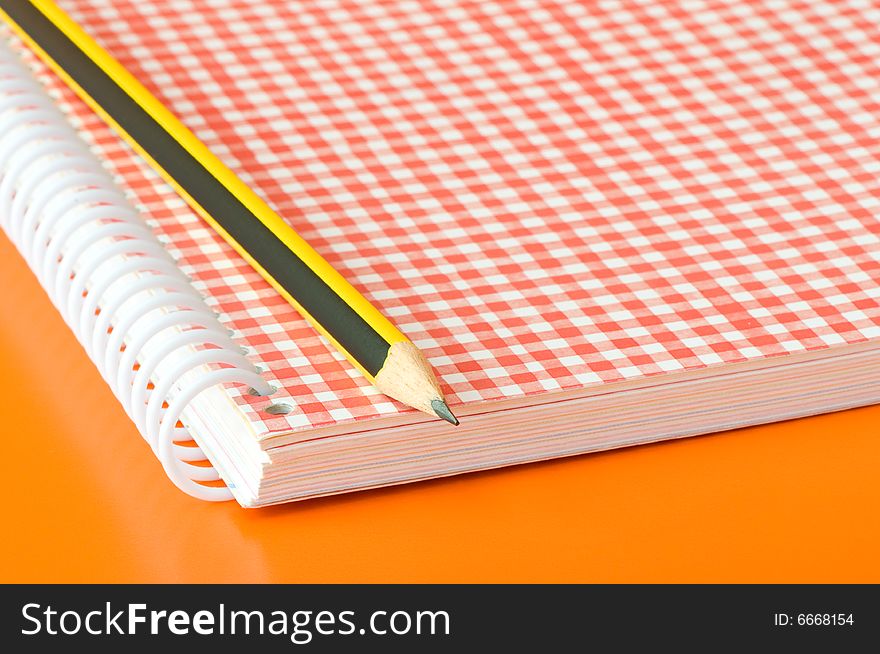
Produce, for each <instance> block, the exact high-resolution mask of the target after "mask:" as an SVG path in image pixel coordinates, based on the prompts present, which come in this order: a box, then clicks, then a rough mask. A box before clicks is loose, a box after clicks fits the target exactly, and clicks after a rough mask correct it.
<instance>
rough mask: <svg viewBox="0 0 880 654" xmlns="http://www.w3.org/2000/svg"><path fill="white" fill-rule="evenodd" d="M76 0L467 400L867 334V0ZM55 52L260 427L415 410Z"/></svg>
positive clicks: (879, 235)
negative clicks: (244, 251)
mask: <svg viewBox="0 0 880 654" xmlns="http://www.w3.org/2000/svg"><path fill="white" fill-rule="evenodd" d="M59 4H60V5H61V6H62V8H63V9H65V10H66V11H68V12H69V13H70V14H71V15H72V17H73V18H74V19H75V20H77V21H78V22H80V24H81V25H83V27H84V28H85V29H86V30H87V31H88V32H90V33H91V34H92V35H93V36H94V37H95V38H96V39H97V40H98V41H99V42H100V43H101V44H102V45H103V46H105V47H106V48H107V49H108V50H109V51H110V53H111V54H112V55H114V56H115V57H116V58H118V59H119V60H120V61H121V62H122V63H123V65H125V66H126V67H127V68H128V69H129V70H131V71H132V72H133V73H134V74H135V75H136V76H137V77H138V78H140V79H141V80H142V81H143V82H144V84H145V85H146V86H147V87H148V88H149V89H150V90H151V91H152V92H153V93H155V95H156V96H158V97H159V98H160V99H161V100H162V101H163V102H164V103H166V104H167V105H168V107H169V108H170V109H171V110H172V111H174V112H175V113H176V114H177V115H178V116H179V117H180V118H181V119H182V120H183V122H184V123H185V124H186V125H187V126H188V127H190V128H191V129H192V130H193V131H194V132H195V133H196V135H197V136H198V137H199V138H201V139H202V140H203V141H204V142H205V143H206V144H207V145H208V147H209V148H210V149H211V150H213V151H214V152H215V153H216V154H217V155H218V156H219V157H220V158H222V159H223V160H224V161H225V162H226V163H227V164H228V165H229V166H230V167H231V168H232V169H233V170H235V171H236V172H237V173H238V174H239V175H240V176H241V177H242V179H243V180H244V181H245V182H246V183H248V184H250V185H251V186H252V187H253V188H254V189H255V190H256V191H257V192H258V193H259V194H261V195H262V196H263V197H264V198H265V199H266V200H267V201H268V202H269V203H270V204H271V205H272V206H273V207H274V208H275V209H276V210H277V211H278V213H279V214H280V215H281V216H283V217H284V218H285V219H286V220H288V221H289V222H290V224H291V225H293V226H294V227H295V228H296V229H297V230H298V231H299V233H300V234H301V235H302V236H303V237H305V238H306V239H307V240H308V241H309V242H310V243H311V244H312V245H314V246H315V248H316V249H317V250H319V251H320V252H321V253H322V254H323V255H324V256H325V257H326V258H327V259H328V260H329V261H330V263H331V264H333V265H334V266H335V267H336V268H338V269H339V270H340V271H341V272H342V273H343V274H344V275H345V276H346V277H347V278H348V279H349V280H350V281H351V282H352V283H353V284H355V285H356V286H357V287H358V288H359V289H360V290H362V291H363V292H364V294H365V295H366V296H367V297H368V298H369V299H370V300H371V301H372V302H374V303H375V304H376V305H377V306H378V307H379V308H380V309H381V310H382V311H383V312H384V313H385V314H386V315H388V316H389V317H390V318H391V319H392V320H393V321H395V322H396V323H397V325H398V326H399V327H400V328H401V329H402V331H404V332H405V333H406V334H407V335H408V336H409V337H410V338H411V339H412V340H413V341H414V342H415V344H416V345H417V346H418V347H420V348H421V349H422V350H423V351H424V352H425V353H426V355H427V356H428V357H429V359H430V360H431V362H432V364H433V365H434V366H435V368H436V370H437V372H438V374H439V375H440V377H441V378H442V380H443V382H444V384H445V388H446V391H447V397H448V398H449V400H450V404H451V405H452V406H453V407H455V406H456V405H460V404H462V403H481V402H492V401H493V400H499V399H509V398H520V399H522V398H523V397H524V396H532V397H531V399H528V398H527V399H526V401H535V402H538V401H540V399H541V398H540V396H541V395H543V394H548V393H554V392H557V391H563V390H571V389H580V388H585V387H601V386H603V385H609V384H614V383H615V382H619V381H622V380H636V379H640V378H649V377H654V376H661V375H664V374H669V373H676V372H681V371H696V370H700V369H705V368H707V367H723V366H725V365H726V364H731V363H735V362H743V361H758V360H764V359H768V358H773V357H777V358H779V357H785V356H786V355H789V354H791V353H802V352H805V351H819V350H826V349H829V348H841V347H844V346H848V345H853V344H858V343H865V342H866V341H874V342H876V343H877V344H878V345H880V304H878V300H880V286H878V280H880V222H878V211H880V4H878V3H876V2H870V1H866V0H846V1H839V2H816V1H814V0H806V1H797V0H764V1H756V0H750V1H744V0H706V1H702V0H620V1H611V0H605V1H586V0H584V1H581V2H578V1H572V0H492V1H490V0H433V1H429V0H423V1H419V0H400V1H398V0H303V1H301V2H294V1H288V2H265V1H264V0H210V1H208V0H172V1H159V0H63V1H61V2H60V3H59ZM31 60H33V58H31ZM43 79H44V80H46V81H48V82H49V83H50V85H51V87H52V89H53V90H54V92H55V93H56V94H57V96H58V97H59V98H60V100H61V101H62V104H64V105H65V106H66V107H67V109H68V110H70V111H72V112H73V113H74V114H75V116H76V118H77V120H78V121H79V124H80V125H81V126H82V127H83V128H84V130H85V131H87V132H88V134H89V136H90V138H91V140H92V142H93V143H94V145H95V147H96V149H97V150H98V151H99V153H100V155H101V156H102V157H103V158H104V159H105V160H106V161H107V162H109V163H108V165H109V166H111V168H112V169H113V170H114V172H116V173H118V175H119V179H120V183H121V184H123V185H124V187H125V188H126V189H127V190H128V191H130V192H131V193H132V194H133V195H134V196H135V198H136V201H137V202H138V203H139V204H140V206H141V209H142V210H143V211H144V213H145V215H146V217H147V218H148V219H149V220H150V221H151V224H152V225H153V226H154V227H155V229H156V231H157V232H158V233H159V234H160V235H161V237H162V238H163V239H165V240H166V241H167V244H168V247H169V249H170V250H171V252H172V253H173V254H174V255H175V256H176V257H177V258H178V260H179V262H180V265H181V267H182V268H183V269H184V270H185V271H186V272H187V273H188V274H189V275H191V276H192V277H193V279H194V280H195V284H196V286H197V287H198V288H199V289H200V290H201V291H203V292H204V293H205V295H206V296H207V298H208V301H209V303H210V304H211V305H212V306H213V307H215V308H216V309H217V310H218V311H219V312H220V313H221V315H222V319H223V321H224V322H225V323H226V324H227V325H228V326H229V327H230V328H231V329H233V330H234V331H235V332H236V333H237V335H238V336H239V338H240V339H241V342H242V343H243V344H246V345H247V346H248V349H249V352H250V356H251V357H252V358H253V360H254V361H255V362H257V363H258V364H259V365H260V366H262V367H263V368H264V369H265V374H266V377H267V378H268V379H269V380H270V381H271V382H272V383H273V384H276V385H277V386H278V387H279V392H278V393H277V394H276V395H275V396H273V398H272V399H271V400H269V399H267V398H256V397H251V396H249V395H247V394H245V393H243V392H242V391H241V390H239V389H236V388H230V389H229V393H230V395H231V396H232V397H233V398H234V399H235V401H236V402H237V403H238V405H239V406H240V408H241V409H242V410H243V411H244V412H245V413H246V414H247V416H248V417H249V419H250V420H251V421H252V422H253V424H254V426H255V428H256V429H257V431H258V432H261V433H269V432H276V431H281V430H285V431H286V430H291V429H293V430H299V429H306V428H310V427H318V426H326V425H333V424H339V423H346V422H353V421H366V420H370V419H371V418H374V417H376V416H387V415H389V414H396V413H402V412H405V411H408V409H406V408H405V407H403V406H401V405H397V404H394V403H393V402H392V401H390V400H389V399H387V398H386V397H384V396H382V395H381V394H379V393H378V391H376V390H374V389H373V388H372V387H371V386H369V384H368V383H367V382H366V381H365V380H364V379H362V378H361V377H360V375H359V374H358V373H357V372H356V371H355V370H354V368H352V367H351V366H350V365H349V364H348V363H347V362H346V361H345V360H344V359H343V358H342V357H341V356H340V355H339V354H337V353H336V352H335V351H334V350H333V348H332V347H330V346H329V345H328V344H327V343H326V342H325V341H324V340H322V338H321V337H319V336H318V335H317V334H316V332H315V331H314V330H313V329H312V328H311V327H309V325H308V324H307V323H306V322H305V321H304V320H303V319H302V318H300V317H299V316H298V315H297V314H296V312H295V311H294V310H293V309H292V308H291V307H290V306H288V305H287V304H286V303H285V301H284V300H283V299H282V298H280V297H279V296H278V295H277V294H276V293H275V292H274V291H273V290H272V289H271V288H270V287H269V286H268V285H267V284H266V283H265V282H263V281H262V279H261V278H260V277H259V276H258V275H257V274H256V273H255V272H253V271H252V270H251V269H250V268H249V267H248V265H247V264H246V263H245V262H244V261H243V260H242V259H240V258H239V257H238V256H237V255H236V254H235V253H234V252H233V251H232V249H231V248H230V247H229V246H227V245H226V244H225V243H224V242H223V241H222V240H221V239H220V238H219V237H218V236H216V235H215V234H214V233H213V232H212V231H211V230H210V228H208V227H207V226H206V225H205V224H203V223H202V222H201V221H200V219H199V218H198V217H196V215H195V214H193V213H192V212H191V211H190V210H189V208H188V207H187V206H186V205H184V203H183V202H182V201H181V200H180V199H179V198H178V197H177V196H176V195H175V193H174V192H173V191H172V190H171V189H170V187H168V186H166V185H165V184H164V183H163V182H162V181H161V180H160V179H159V178H158V176H157V175H156V174H155V173H153V172H152V171H151V170H150V169H148V168H147V167H146V166H145V165H144V164H143V163H142V162H141V161H139V160H138V158H137V157H136V156H135V155H134V154H133V153H132V152H130V151H129V150H128V149H127V148H126V147H125V146H124V145H122V143H121V141H120V140H119V138H118V137H116V136H115V135H114V134H113V133H112V132H110V130H109V129H108V128H107V127H105V126H104V125H103V124H102V123H101V122H100V121H99V119H97V118H96V117H95V116H93V115H92V114H91V113H90V111H89V110H88V109H87V108H86V107H85V106H84V105H83V104H82V103H80V102H79V101H78V100H77V99H76V98H75V97H74V96H73V95H72V93H71V92H69V91H68V90H67V89H66V88H64V87H63V86H62V85H61V84H60V83H59V82H58V81H57V80H55V79H54V78H53V77H52V76H51V75H50V74H48V73H46V74H44V76H43ZM270 401H271V402H278V401H285V402H289V403H290V404H291V405H293V407H294V410H293V412H292V413H290V414H288V415H280V416H273V415H269V414H267V413H266V412H265V409H266V406H267V404H268V403H269V402H270Z"/></svg>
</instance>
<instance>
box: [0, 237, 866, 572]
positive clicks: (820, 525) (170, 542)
mask: <svg viewBox="0 0 880 654" xmlns="http://www.w3.org/2000/svg"><path fill="white" fill-rule="evenodd" d="M0 273H2V275H0V278H2V279H3V280H4V287H5V289H4V293H3V302H4V305H5V308H4V311H3V316H2V318H0V366H2V374H0V384H2V390H0V401H2V429H3V436H4V438H3V452H4V456H3V457H2V475H3V480H4V488H5V500H4V502H3V504H2V509H0V529H2V538H0V581H3V582H11V581H21V582H160V581H164V582H175V581H180V582H183V581H194V582H271V581H286V582H306V581H311V582H330V581H335V582H368V581H375V582H406V581H422V582H454V581H461V582H464V581H472V582H476V581H500V582H513V581H520V582H537V581H546V582H565V581H584V582H599V581H603V582H630V581H642V582H704V581H730V582H732V581H739V582H749V581H751V582H782V581H788V582H880V561H878V557H877V552H878V551H880V518H878V511H877V507H878V506H880V481H878V479H880V477H878V472H877V462H878V461H880V438H878V431H880V429H878V425H880V407H871V408H865V409H857V410H854V411H846V412H842V413H837V414H834V415H826V416H820V417H816V418H810V419H804V420H796V421H790V422H787V423H782V424H777V425H771V426H762V427H756V428H751V429H742V430H738V431H735V432H726V433H724V434H717V435H713V436H705V437H700V438H692V439H685V440H681V441H676V442H671V443H663V444H658V445H651V446H643V447H638V448H630V449H628V450H620V451H616V452H609V453H603V454H596V455H589V456H581V457H576V458H571V459H566V460H561V461H554V462H549V463H541V464H532V465H527V466H519V467H516V468H508V469H505V470H500V471H493V472H486V473H480V474H472V475H466V476H461V477H456V478H451V479H445V480H438V481H432V482H426V483H420V484H414V485H413V484H411V485H408V486H400V487H396V488H392V489H385V490H379V491H370V492H364V493H356V494H350V495H345V496H340V497H335V498H328V499H322V500H314V501H310V502H306V503H299V504H290V505H286V506H282V507H276V508H270V509H261V510H249V511H246V510H244V509H241V508H239V507H238V506H237V505H236V504H234V503H226V504H220V505H217V504H207V503H202V502H199V501H197V500H193V499H191V498H189V497H187V496H185V495H183V494H182V493H180V492H179V491H178V490H176V489H175V488H174V487H173V486H172V485H171V483H170V482H168V481H167V480H166V479H165V477H164V474H163V472H162V469H161V466H160V465H159V463H158V462H157V461H156V459H155V458H154V457H153V456H152V454H151V453H150V451H149V448H148V447H147V445H146V444H145V443H144V442H143V441H142V440H141V438H140V436H139V435H138V433H137V432H136V430H135V429H134V427H133V426H132V425H131V423H130V422H129V421H128V419H127V418H126V416H125V414H124V412H123V411H122V409H121V408H120V406H119V405H118V404H117V402H116V401H115V399H114V397H113V395H112V394H111V393H110V391H109V390H108V388H107V387H106V386H105V385H104V384H103V382H102V380H101V378H100V375H99V374H98V372H97V371H96V370H95V369H94V368H93V367H92V365H91V363H90V362H89V360H88V358H87V357H86V355H85V354H84V353H83V351H82V350H81V349H80V347H79V345H78V344H77V342H76V341H75V339H74V337H73V335H72V334H71V333H70V332H69V331H68V330H67V327H66V326H65V325H64V322H63V320H62V319H61V318H60V316H59V315H58V314H57V313H56V312H55V310H54V308H53V307H52V305H51V303H50V302H49V300H48V299H47V297H46V296H45V295H44V293H43V291H42V289H41V288H40V286H39V285H38V284H37V282H36V281H35V279H34V278H33V276H32V275H31V274H30V271H29V270H28V269H27V267H26V266H25V264H24V262H23V261H22V260H21V259H20V258H19V256H18V254H17V252H16V251H15V249H14V248H13V247H12V246H11V245H10V244H9V242H8V241H7V240H6V238H5V237H4V236H0Z"/></svg>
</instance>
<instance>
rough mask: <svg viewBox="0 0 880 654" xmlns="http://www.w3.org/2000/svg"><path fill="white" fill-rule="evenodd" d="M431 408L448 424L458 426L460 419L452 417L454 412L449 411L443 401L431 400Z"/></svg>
mask: <svg viewBox="0 0 880 654" xmlns="http://www.w3.org/2000/svg"><path fill="white" fill-rule="evenodd" d="M431 408H432V409H434V413H436V414H437V415H438V416H440V417H441V418H443V419H444V420H445V421H446V422H449V423H452V424H453V425H456V426H457V425H458V418H456V417H455V416H454V415H452V411H450V410H449V407H448V406H447V405H446V402H444V401H443V400H431Z"/></svg>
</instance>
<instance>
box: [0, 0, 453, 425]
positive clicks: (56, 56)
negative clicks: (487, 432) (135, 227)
mask: <svg viewBox="0 0 880 654" xmlns="http://www.w3.org/2000/svg"><path fill="white" fill-rule="evenodd" d="M0 17H2V18H3V19H4V20H5V21H6V22H7V23H8V24H9V25H10V27H11V28H12V29H13V30H14V31H15V32H16V33H17V34H18V35H19V36H20V37H21V38H22V40H23V41H25V43H27V44H28V46H29V47H30V48H31V49H32V50H33V51H34V52H35V53H36V54H37V56H39V57H40V58H41V59H42V60H43V61H44V62H45V63H46V64H48V65H49V67H50V68H52V70H54V71H55V73H57V74H58V76H59V77H61V78H62V79H63V80H64V81H65V82H66V83H67V85H68V86H70V87H71V88H72V89H73V90H74V91H75V92H76V93H77V95H79V96H80V97H81V98H82V99H83V100H85V102H86V103H87V104H88V105H89V106H90V107H91V108H92V109H93V110H94V111H95V112H96V113H97V114H98V115H100V116H101V117H102V118H103V119H104V121H105V122H107V123H108V124H109V125H110V126H111V127H112V128H113V129H114V130H115V131H116V132H117V133H118V134H119V135H120V136H121V137H122V138H124V139H125V140H126V141H127V142H128V143H129V144H130V145H131V146H132V147H133V148H134V149H135V150H136V151H137V152H138V153H139V154H140V155H141V156H143V157H144V159H145V160H146V161H147V162H148V163H149V164H150V165H151V166H152V167H153V168H154V169H155V170H156V171H157V172H158V173H159V174H160V175H161V176H162V177H163V178H164V179H165V180H166V181H167V182H169V183H170V184H171V186H173V187H174V189H175V190H176V191H177V192H178V194H180V196H181V197H182V198H183V199H184V200H186V202H187V203H188V204H189V205H190V206H191V207H192V208H193V209H194V210H195V211H196V212H197V213H198V214H199V215H200V216H201V217H202V218H203V219H204V220H205V221H206V222H207V223H208V224H209V225H211V227H213V228H214V229H215V230H216V231H217V232H218V233H219V234H220V235H221V236H222V237H223V238H224V239H225V240H226V241H227V242H228V243H229V244H230V245H231V246H232V247H233V248H234V249H235V250H236V251H237V252H238V253H239V254H240V255H241V256H242V257H244V258H245V259H246V260H247V261H248V262H249V263H250V264H251V265H252V266H253V267H254V268H255V269H256V270H257V271H258V272H259V273H260V275H261V276H262V277H263V278H264V279H265V280H266V281H267V282H269V284H271V285H272V286H273V287H274V288H275V290H277V291H278V292H279V293H280V294H281V295H282V296H283V297H284V298H285V299H286V300H287V301H288V302H290V304H292V305H293V306H294V307H295V308H296V309H297V310H298V311H299V313H300V314H302V315H303V316H304V317H305V318H306V319H307V320H308V321H309V322H310V323H311V324H312V325H313V326H314V327H315V328H316V329H317V330H318V331H319V332H321V333H322V334H323V335H324V336H325V337H327V339H328V340H329V341H330V342H331V343H332V344H333V345H334V346H335V347H336V348H337V349H338V350H339V351H340V352H341V353H342V354H343V355H345V357H346V358H347V359H348V360H349V361H350V362H351V363H352V364H353V365H354V366H355V367H356V368H358V369H359V370H360V371H361V372H362V373H363V374H364V376H365V377H366V378H367V379H368V380H370V382H372V383H373V384H374V385H375V386H376V388H378V389H379V390H380V391H381V392H382V393H384V394H385V395H388V396H390V397H392V398H394V399H396V400H398V401H400V402H403V403H404V404H407V405H409V406H411V407H413V408H416V409H419V410H421V411H424V412H425V413H428V414H430V415H434V416H438V417H440V418H443V419H444V420H446V421H448V422H450V423H452V424H454V425H457V424H458V420H457V419H456V418H455V416H454V415H453V414H452V412H451V411H450V410H449V406H448V405H447V403H446V400H445V398H444V396H443V392H442V391H441V389H440V385H439V383H438V381H437V378H436V377H435V375H434V372H433V371H432V369H431V366H430V364H429V363H428V361H427V360H426V359H425V357H424V355H423V354H422V352H421V351H420V350H419V349H418V348H417V347H416V346H415V345H414V344H413V343H412V342H411V341H410V340H409V339H408V338H407V337H406V336H404V334H403V333H401V331H400V330H399V329H397V327H395V326H394V325H393V324H392V323H391V322H390V321H389V320H388V319H387V318H386V317H385V316H383V315H382V314H381V313H380V312H379V310H378V309H376V308H375V307H374V306H373V305H372V304H370V302H369V301H368V300H367V299H366V298H365V297H364V296H363V295H361V294H360V293H359V292H358V291H357V290H356V289H355V288H354V287H353V286H352V285H351V284H349V283H348V282H347V281H346V280H345V279H344V278H343V277H342V275H341V274H339V272H337V271H336V270H335V269H334V268H333V267H332V266H331V265H330V264H329V263H328V262H327V261H326V260H325V259H324V258H323V257H322V256H321V255H320V254H318V253H317V252H316V251H315V250H314V249H313V248H312V247H311V246H309V244H308V243H306V242H305V241H304V240H303V239H302V238H301V237H300V236H299V235H298V234H297V233H296V232H295V231H294V230H293V229H292V228H291V227H290V226H289V225H288V224H287V223H286V222H284V220H283V219H282V218H281V217H280V216H279V215H278V214H276V213H275V212H274V211H273V210H272V209H271V208H270V207H269V205H268V204H266V203H265V202H264V201H263V200H262V199H261V198H260V197H259V196H257V195H256V193H254V192H253V191H252V190H251V189H250V188H249V187H248V186H247V185H246V184H245V183H244V182H242V181H241V180H240V179H239V178H238V177H237V176H236V175H235V173H233V172H232V171H231V170H230V169H229V168H227V167H226V166H225V165H224V164H223V163H222V162H221V161H220V159H218V158H217V157H216V156H214V155H213V154H212V153H211V152H210V151H209V150H208V148H207V147H206V146H205V145H204V144H203V143H202V142H201V141H199V139H198V138H196V136H195V135H194V134H193V133H192V132H191V131H190V130H189V129H187V128H186V127H185V126H184V125H183V123H181V122H180V121H179V120H178V119H177V118H176V117H175V116H174V115H173V114H172V113H171V112H170V111H169V110H168V109H167V108H165V106H164V105H162V103H161V102H159V100H158V99H156V97H155V96H153V95H152V94H151V93H150V92H149V91H148V90H147V89H146V88H145V87H144V86H143V85H142V84H140V82H138V81H137V80H136V79H135V78H134V76H132V75H131V74H130V73H129V72H128V71H127V70H126V69H125V68H124V67H123V66H122V65H121V64H120V63H119V62H118V61H116V60H115V59H114V58H113V57H112V56H111V55H110V54H109V53H108V52H107V51H105V50H104V49H103V48H102V47H101V46H100V45H98V44H97V43H96V42H95V41H94V40H93V39H92V38H91V37H90V36H89V35H88V34H86V33H85V31H83V29H82V28H80V27H79V25H77V24H76V23H75V22H74V21H73V20H72V19H71V18H70V17H69V16H67V14H65V13H64V12H63V11H62V10H61V9H60V8H59V7H58V6H56V5H55V4H54V3H53V2H50V1H49V0H0Z"/></svg>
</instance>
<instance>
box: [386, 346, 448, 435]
mask: <svg viewBox="0 0 880 654" xmlns="http://www.w3.org/2000/svg"><path fill="white" fill-rule="evenodd" d="M375 383H376V388H378V389H379V390H380V391H382V392H383V393H385V395H388V396H389V397H393V398H394V399H395V400H397V401H399V402H403V403H404V404H406V405H408V406H411V407H412V408H414V409H418V410H419V411H424V412H425V413H427V414H428V415H429V416H437V417H438V418H443V419H444V420H445V421H446V422H448V423H450V424H453V425H457V424H458V419H457V418H456V417H455V416H454V415H452V411H450V410H449V405H447V404H446V401H445V400H444V399H443V391H441V390H440V384H439V383H437V378H436V377H435V376H434V372H433V371H432V370H431V365H430V364H429V363H428V360H427V359H425V355H424V354H422V353H421V352H419V349H418V348H417V347H416V346H415V345H413V344H412V343H410V342H409V341H398V342H397V343H394V344H393V345H392V346H391V347H390V348H389V349H388V357H387V358H386V359H385V365H383V366H382V369H381V370H380V371H379V372H378V373H377V374H376V381H375Z"/></svg>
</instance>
